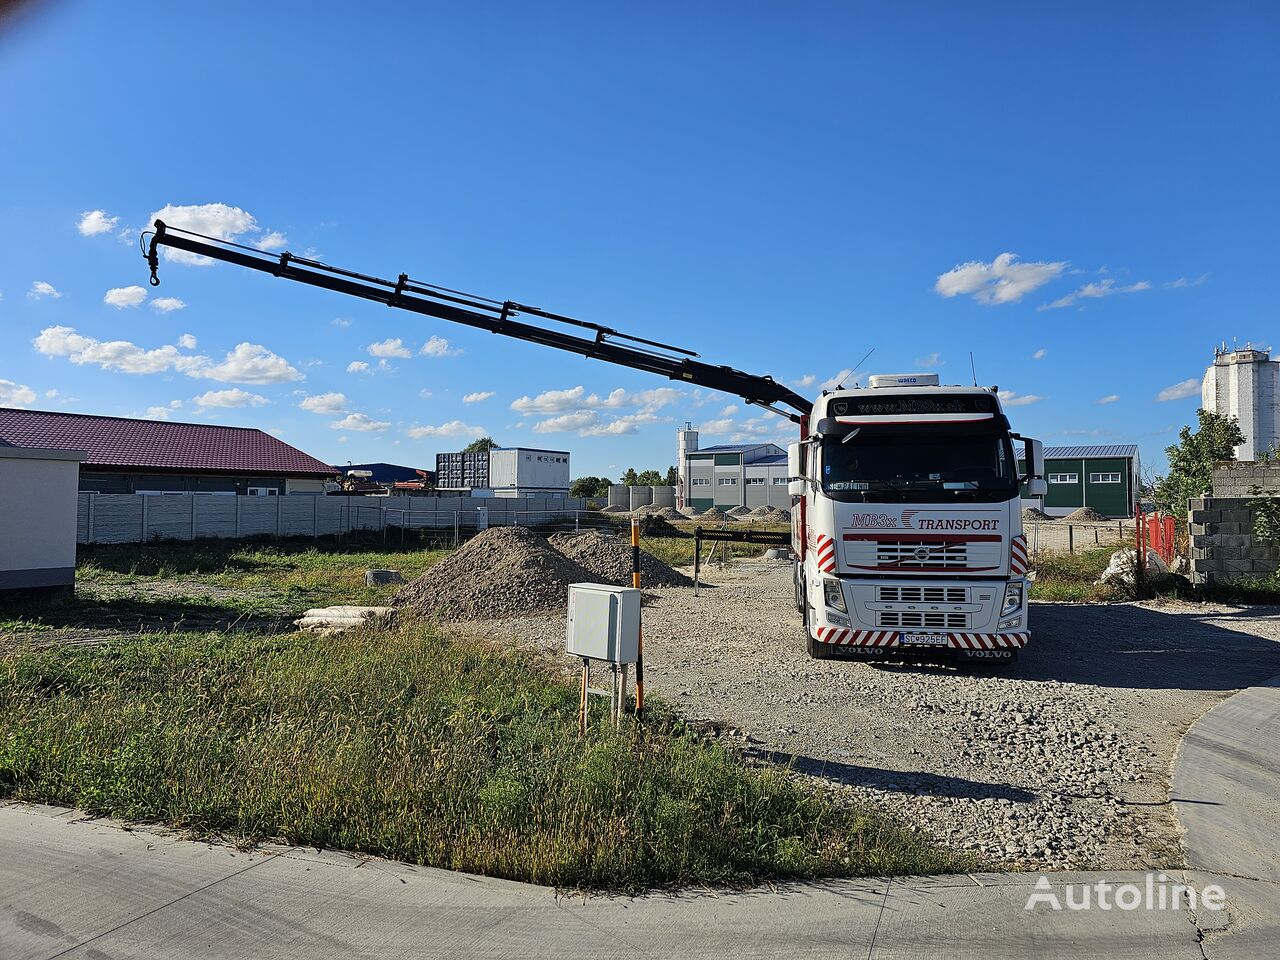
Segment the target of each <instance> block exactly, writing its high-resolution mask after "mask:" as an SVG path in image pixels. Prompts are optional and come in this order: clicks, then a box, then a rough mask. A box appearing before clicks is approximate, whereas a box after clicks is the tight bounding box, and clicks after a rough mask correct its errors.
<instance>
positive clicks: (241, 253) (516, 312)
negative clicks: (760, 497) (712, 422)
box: [142, 220, 813, 423]
mask: <svg viewBox="0 0 1280 960" xmlns="http://www.w3.org/2000/svg"><path fill="white" fill-rule="evenodd" d="M146 237H147V234H143V238H142V239H143V247H144V251H145V256H146V259H147V263H148V264H149V265H150V266H151V285H152V286H153V287H154V286H159V285H160V278H159V275H158V273H157V271H158V270H159V268H160V259H159V248H160V247H162V246H164V247H172V248H173V249H175V250H182V251H185V252H186V253H190V254H194V255H196V256H200V257H209V258H210V259H213V260H221V261H223V262H225V263H234V264H236V265H238V266H241V267H248V268H249V269H250V270H260V271H262V272H263V273H269V274H271V275H272V276H276V277H283V278H284V279H286V280H296V281H298V282H299V283H306V284H310V285H311V286H313V287H323V288H324V289H326V290H334V291H337V292H338V293H345V294H347V295H348V296H352V297H360V298H362V299H365V300H373V301H375V302H377V303H385V304H386V305H387V306H389V307H395V308H397V309H399V310H409V311H411V312H413V313H421V314H424V315H425V316H428V317H436V318H438V319H441V320H449V321H452V322H453V323H461V324H465V325H466V326H468V327H476V328H477V329H480V330H488V331H489V332H490V333H499V334H502V335H503V336H506V337H515V338H516V339H517V340H527V341H529V342H530V343H540V344H542V345H543V346H547V347H554V348H556V349H557V350H567V351H569V352H570V353H577V354H581V355H582V356H584V357H594V358H595V359H597V360H604V361H606V362H608V363H616V364H619V365H620V366H624V367H631V368H632V369H634V370H644V371H646V372H648V373H656V374H658V375H659V376H662V377H666V378H667V379H669V380H678V381H680V382H681V383H689V384H693V385H694V386H699V387H706V388H707V389H709V390H719V391H722V392H724V393H730V394H733V395H734V396H737V397H741V398H742V399H743V400H745V401H746V402H747V403H753V404H756V405H758V406H762V407H766V408H768V409H770V410H772V411H773V412H775V413H780V414H782V415H783V416H785V417H787V418H788V419H790V420H793V421H795V422H796V423H800V422H801V421H802V420H803V419H804V417H805V416H806V415H808V413H809V411H810V410H812V409H813V403H812V401H810V400H808V399H806V398H805V397H802V396H800V395H799V394H798V393H795V392H794V391H792V390H790V389H789V388H787V387H786V386H784V385H783V384H780V383H778V382H777V381H776V380H774V379H773V378H772V377H766V376H759V375H756V374H751V373H744V372H743V371H741V370H735V369H733V368H732V367H724V366H715V365H713V364H709V363H703V362H701V361H700V360H698V359H696V358H697V356H698V355H697V354H696V353H692V352H691V351H688V350H683V349H681V348H680V347H673V346H670V345H669V344H665V343H658V342H656V341H653V340H644V339H641V338H640V337H633V336H629V335H627V334H623V333H619V332H618V331H616V330H612V329H610V328H609V327H603V326H600V325H599V324H595V323H587V322H586V321H583V320H575V319H573V318H572V317H565V316H561V315H559V314H555V313H549V312H547V311H545V310H540V309H538V308H537V307H529V306H525V305H524V304H520V303H516V302H514V301H512V300H503V301H498V300H490V299H488V298H487V297H479V296H473V295H472V294H467V293H460V292H459V291H457V290H450V289H449V288H447V287H440V286H436V285H434V284H428V283H420V282H417V281H414V280H410V279H409V277H408V276H407V275H405V274H403V273H402V274H400V277H399V279H398V280H397V281H395V282H392V281H390V280H383V279H380V278H379V277H370V276H365V275H364V274H360V273H352V272H351V271H349V270H343V269H341V268H339V267H331V266H329V265H328V264H325V263H321V262H319V261H317V260H308V259H306V258H304V257H296V256H294V255H293V254H291V253H288V252H285V253H281V254H275V253H271V252H269V251H266V250H258V249H255V248H253V247H247V246H244V245H243V244H238V243H233V242H231V241H229V240H219V239H217V238H216V237H206V236H203V235H202V234H198V233H192V232H191V231H189V230H182V229H179V228H177V227H170V226H166V225H165V224H164V222H163V221H160V220H157V221H156V222H155V232H154V233H152V234H151V241H150V244H149V245H148V244H147V242H146ZM520 315H524V316H529V317H541V318H542V319H544V320H550V321H553V322H555V323H560V324H566V325H569V326H573V327H580V328H583V329H586V330H590V331H592V332H593V333H594V336H592V337H590V338H588V337H582V336H575V335H574V334H571V333H566V332H564V331H560V330H554V329H547V328H545V327H539V326H535V325H533V324H530V323H524V322H521V321H519V320H515V319H513V318H514V317H517V316H520ZM616 340H625V341H627V343H628V344H630V345H627V344H621V343H617V342H615V341H616ZM778 404H782V405H785V406H788V407H790V408H792V410H794V411H795V412H794V413H791V412H788V411H785V410H779V409H777V405H778Z"/></svg>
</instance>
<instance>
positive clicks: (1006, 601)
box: [788, 374, 1044, 664]
mask: <svg viewBox="0 0 1280 960" xmlns="http://www.w3.org/2000/svg"><path fill="white" fill-rule="evenodd" d="M802 432H805V433H807V436H806V437H805V439H804V440H802V441H801V442H799V443H795V444H792V445H791V447H790V449H789V451H788V452H789V461H790V462H789V469H788V473H789V474H790V475H791V477H792V479H791V481H790V491H791V493H792V495H793V496H795V497H798V500H797V502H796V505H795V509H794V510H793V511H792V519H791V523H792V538H793V547H794V551H795V556H796V563H795V587H796V605H797V607H798V608H799V609H800V611H801V613H802V614H803V616H804V628H805V636H806V638H807V642H808V649H809V655H810V656H812V657H815V658H819V659H826V658H834V657H860V658H874V659H925V660H935V659H952V660H976V661H989V662H994V663H997V664H998V663H1001V662H1004V663H1008V662H1010V661H1013V660H1015V659H1016V658H1017V655H1018V651H1019V649H1021V648H1022V647H1023V646H1025V645H1026V643H1027V640H1028V639H1029V637H1030V632H1029V627H1028V623H1027V585H1028V584H1027V570H1028V562H1027V541H1026V537H1025V536H1023V533H1022V509H1021V502H1020V500H1021V495H1020V491H1021V487H1022V485H1023V483H1024V482H1025V483H1026V484H1028V493H1029V495H1030V496H1042V495H1043V493H1044V479H1043V477H1042V473H1043V462H1044V453H1043V446H1042V445H1041V443H1040V441H1038V440H1028V439H1025V438H1023V437H1020V436H1018V435H1017V434H1015V433H1012V432H1011V431H1010V428H1009V421H1008V419H1007V418H1006V417H1005V415H1004V412H1003V411H1002V410H1001V407H1000V398H999V396H998V395H997V393H996V388H994V387H992V388H984V387H951V386H941V385H939V383H938V377H937V375H936V374H909V375H900V376H873V377H871V378H870V380H869V386H868V387H867V388H865V389H856V390H836V391H834V392H828V393H824V394H823V395H822V396H821V397H819V398H818V399H817V400H815V401H814V406H813V410H812V412H811V413H810V415H809V418H808V424H807V431H804V430H802ZM1015 440H1019V441H1023V444H1024V447H1025V451H1026V464H1027V467H1026V473H1025V475H1020V474H1019V472H1018V459H1017V456H1016V451H1015V449H1014V441H1015Z"/></svg>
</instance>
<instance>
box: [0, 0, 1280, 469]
mask: <svg viewBox="0 0 1280 960" xmlns="http://www.w3.org/2000/svg"><path fill="white" fill-rule="evenodd" d="M372 9H373V8H371V7H367V6H366V7H359V8H355V7H352V6H351V5H346V4H336V3H331V4H329V3H317V4H311V5H307V6H304V7H298V6H296V5H295V6H282V5H263V4H248V3H224V4H210V5H205V6H203V7H200V8H190V7H186V6H185V5H174V4H158V3H157V4H145V3H138V4H101V3H88V2H50V3H45V4H37V5H35V6H34V7H28V9H27V11H26V12H25V14H23V15H21V16H19V17H17V18H11V19H10V20H8V21H0V89H3V90H4V91H5V92H6V95H5V96H4V97H3V98H0V129H3V130H4V131H5V137H4V142H5V148H4V149H3V150H0V182H3V183H4V184H5V185H6V187H7V188H6V189H5V190H3V191H0V230H3V237H4V243H3V247H2V248H0V249H2V250H3V256H2V257H0V295H2V297H3V299H0V403H9V404H13V403H17V404H21V405H25V406H30V407H36V408H48V409H67V410H76V411H82V412H93V413H106V414H117V415H126V416H128V415H135V414H136V415H152V416H165V417H168V418H170V419H175V420H193V421H204V422H221V423H232V424H243V425H252V426H260V427H262V428H264V429H268V430H271V431H273V432H275V433H277V434H278V435H280V436H281V437H283V438H284V439H286V440H288V441H289V442H291V443H294V444H296V445H297V446H300V447H301V448H303V449H304V450H306V451H307V452H309V453H311V454H313V455H315V456H318V457H320V458H322V459H326V460H330V461H332V462H345V461H346V460H353V461H356V462H360V461H364V460H389V461H394V462H401V463H406V464H410V465H415V466H431V465H433V463H434V455H435V453H436V452H437V451H440V450H449V449H457V448H458V447H459V446H461V445H462V444H463V443H465V442H467V441H468V440H469V439H470V438H471V436H472V435H473V434H474V433H475V432H478V431H480V430H483V431H484V432H487V433H491V434H492V435H493V436H494V437H495V438H496V439H497V440H498V441H499V442H501V443H503V444H508V445H514V444H517V443H521V444H526V445H537V446H543V447H554V448H563V449H568V450H571V451H572V453H573V456H574V473H575V474H588V473H590V474H605V475H610V476H614V477H616V476H618V475H619V474H620V473H621V472H622V471H623V470H624V469H625V468H626V467H628V466H632V465H634V466H636V467H637V468H638V469H645V468H648V467H658V468H660V469H663V468H665V467H666V466H667V465H668V464H670V463H671V462H673V459H674V446H675V439H674V433H675V427H676V425H677V424H678V423H679V422H680V421H683V420H685V419H690V420H693V421H694V422H695V423H699V424H701V425H703V427H704V438H703V443H704V444H706V443H710V442H715V441H724V440H728V439H731V438H742V437H754V436H759V437H762V438H765V439H786V438H787V437H789V436H790V435H791V433H790V429H788V428H787V425H786V424H784V423H783V422H781V421H779V420H777V418H774V417H772V416H770V415H768V414H760V413H758V412H752V411H748V410H747V409H745V408H744V407H743V405H742V404H741V403H738V402H736V401H735V400H734V399H733V398H731V397H723V396H718V395H697V394H694V393H693V392H691V391H689V390H687V389H681V390H677V389H671V388H672V387H673V385H672V384H669V383H667V382H665V381H661V380H658V379H655V378H653V377H650V376H646V375H644V374H641V373H638V372H632V371H627V370H623V369H619V368H613V367H610V366H608V365H605V364H601V363H598V362H593V361H588V360H583V359H581V358H577V357H573V356H568V355H559V354H557V353H555V352H554V351H550V350H546V349H542V348H538V347H534V346H531V345H527V344H522V343H519V342H516V341H507V340H504V339H502V338H497V337H493V336H491V335H488V334H481V333H479V332H473V331H470V330H467V329H465V328H461V327H453V326H452V325H449V324H447V323H444V322H442V321H441V322H436V321H432V320H430V319H428V318H421V317H416V316H413V315H409V314H400V313H397V312H396V311H393V310H389V309H387V308H385V307H378V306H375V305H369V304H364V303H361V302H358V301H354V300H348V299H346V298H342V297H340V296H337V295H335V294H328V293H325V292H323V291H316V290H310V289H307V288H304V287H301V286H299V285H296V284H289V283H285V282H282V281H279V280H275V279H273V278H270V277H265V276H261V275H257V274H251V273H249V272H247V271H242V270H238V269H236V268H233V267H228V266H226V265H205V266H195V265H185V264H179V263H166V264H164V265H163V267H162V270H161V279H162V281H163V283H162V286H160V287H159V288H156V289H152V288H150V287H148V286H147V278H146V269H145V265H144V263H143V261H142V260H141V258H140V256H139V254H138V248H137V242H136V235H137V233H138V232H139V230H140V229H141V228H142V227H143V226H144V225H145V224H146V223H147V222H148V218H149V217H150V216H151V215H152V214H154V213H155V212H156V211H159V210H161V209H163V208H165V207H181V208H187V207H190V208H197V209H193V210H181V211H174V212H171V215H172V216H173V217H174V218H175V219H179V218H181V217H184V216H186V217H197V218H199V219H198V220H197V221H194V222H198V223H200V224H202V225H204V226H206V227H207V228H213V229H218V230H222V231H225V232H226V233H228V235H234V236H235V237H236V238H237V239H239V240H241V241H244V242H251V243H252V242H256V243H264V244H266V245H268V246H271V247H273V248H280V249H283V248H287V249H289V250H291V251H293V252H295V253H299V254H301V253H304V252H309V253H310V254H311V255H314V256H318V257H320V258H323V259H325V260H327V261H328V262H330V263H334V264H337V265H341V266H345V267H349V268H352V269H357V270H360V271H363V272H369V273H374V274H377V275H380V276H391V277H394V276H395V275H396V274H398V273H400V272H401V271H406V272H408V273H409V274H410V275H411V276H413V277H415V278H419V279H423V280H428V281H432V282H436V283H441V284H445V285H447V286H451V287H455V288H459V289H463V290H470V291H473V292H475V293H479V294H484V295H488V296H493V297H497V298H508V297H509V298H511V299H515V300H519V301H522V302H525V303H533V304H537V305H539V306H541V307H543V308H545V309H549V310H555V311H557V312H562V313H567V314H570V315H573V316H577V317H581V318H584V319H590V320H596V321H598V322H602V323H606V324H609V325H611V326H614V327H616V328H618V329H620V330H623V331H626V332H630V333H635V334H637V335H640V336H644V337H647V338H651V339H656V340H662V341H667V342H672V343H678V344H681V345H684V346H687V347H689V348H691V349H694V350H697V351H699V352H700V353H701V354H702V355H703V357H704V358H706V359H708V360H710V361H712V362H716V363H728V364H732V365H734V366H737V367H741V368H742V369H746V370H750V371H753V372H760V373H770V374H772V375H773V376H775V377H777V378H779V379H784V380H787V381H789V382H791V383H793V384H797V385H798V386H799V387H801V388H802V390H805V391H816V390H817V389H818V388H819V385H820V384H821V383H822V382H824V381H827V380H829V379H830V378H833V377H835V376H837V375H838V374H839V373H840V371H842V370H847V369H849V368H851V367H853V366H854V365H855V364H856V363H857V361H858V360H859V359H860V358H861V357H862V356H863V355H864V354H865V353H867V351H868V350H870V349H872V348H875V353H874V355H873V356H872V358H871V360H870V361H869V362H868V363H867V364H866V365H865V368H864V370H863V372H864V373H866V372H901V371H908V370H919V369H937V370H938V371H939V372H940V373H941V374H942V376H943V379H944V381H948V382H967V381H968V378H969V361H968V354H969V351H973V353H974V355H975V358H976V363H977V368H978V378H979V380H980V381H981V382H982V383H984V384H992V383H996V384H999V385H1000V388H1001V390H1003V391H1010V393H1009V394H1008V395H1007V399H1009V400H1011V401H1012V403H1013V405H1012V406H1011V407H1010V413H1011V416H1012V418H1013V420H1014V423H1015V426H1016V427H1017V428H1018V429H1019V430H1021V431H1022V432H1024V433H1027V434H1029V435H1032V436H1038V437H1041V438H1042V439H1044V440H1045V441H1046V443H1049V444H1054V443H1087V442H1093V441H1095V440H1096V442H1121V441H1131V442H1136V443H1138V444H1140V445H1141V447H1142V452H1143V458H1144V463H1145V464H1146V465H1147V466H1148V467H1156V468H1160V467H1162V466H1163V455H1162V449H1163V447H1164V446H1165V445H1166V444H1167V443H1169V442H1170V441H1171V440H1172V438H1173V434H1174V433H1175V432H1176V430H1177V428H1178V427H1180V426H1181V425H1182V424H1184V423H1187V422H1189V421H1190V420H1191V419H1192V418H1193V416H1194V410H1195V408H1196V406H1197V404H1198V396H1199V391H1198V381H1199V378H1200V376H1201V375H1202V374H1203V371H1204V367H1205V365H1206V364H1207V362H1208V361H1209V360H1210V358H1211V351H1212V347H1213V345H1214V344H1215V343H1217V342H1218V341H1221V340H1224V339H1225V340H1227V341H1228V342H1230V341H1231V340H1233V339H1238V340H1240V341H1241V342H1244V341H1246V340H1253V341H1254V342H1255V343H1257V342H1261V343H1263V344H1267V345H1269V344H1270V343H1271V338H1272V323H1273V321H1274V306H1273V302H1274V293H1273V288H1274V286H1275V283H1276V280H1275V278H1276V276H1277V271H1276V268H1275V265H1274V258H1275V255H1276V250H1277V239H1278V237H1277V233H1280V216H1278V214H1280V209H1278V204H1277V200H1278V199H1280V187H1278V186H1277V177H1276V173H1275V171H1276V170H1277V168H1278V166H1280V164H1278V162H1277V161H1278V160H1280V157H1278V156H1277V153H1278V150H1277V146H1278V143H1280V134H1278V133H1277V125H1276V123H1275V117H1276V116H1278V115H1280V104H1278V103H1277V91H1278V90H1280V87H1278V84H1277V81H1278V80H1280V66H1278V63H1280V58H1278V57H1277V49H1278V46H1280V44H1278V41H1280V13H1278V12H1277V9H1276V8H1275V7H1273V6H1270V5H1266V4H1208V3H1205V4H1128V5H1114V4H1072V5H1063V6H1061V7H1060V8H1057V9H1055V10H1053V11H1048V10H1046V9H1036V8H1035V7H1034V5H1033V6H1032V7H1030V8H1029V7H1028V5H1026V4H979V5H957V4H950V3H937V4H896V5H891V4H869V3H868V4H844V3H830V4H822V3H809V4H803V3H802V4H762V3H732V4H729V3H724V4H713V3H705V4H675V3H655V4H645V5H643V6H634V7H632V8H630V9H624V8H622V6H621V5H614V4H588V3H582V4H564V3H554V2H551V3H546V4H515V3H494V4H486V5H479V4H412V5H411V4H405V5H403V6H401V7H399V8H398V9H397V8H392V7H387V8H383V9H380V10H379V11H378V12H377V13H374V12H371V11H372ZM210 205H215V206H210ZM86 214H91V215H90V216H88V217H87V218H86ZM134 287H140V288H142V293H143V294H145V299H143V300H141V301H139V299H138V298H139V292H138V291H136V290H134V289H131V288H134ZM111 291H115V292H111ZM161 298H164V299H163V300H161ZM175 301H176V302H175ZM178 303H181V304H182V306H180V307H179V306H178ZM164 308H168V309H164ZM432 338H437V339H435V340H433V339H432ZM397 340H398V341H399V343H398V344H397V343H396V342H395V341H397ZM389 341H390V342H389ZM443 341H447V343H444V342H443ZM424 349H425V351H426V353H425V354H424V352H423V351H424ZM352 364H356V365H357V366H356V367H354V368H353V367H352ZM359 364H364V365H365V367H364V368H361V367H359V366H358V365H359ZM1188 381H1195V383H1194V384H1191V385H1188ZM1193 387H1194V389H1192V388H1193ZM579 388H580V389H579ZM663 388H666V389H663ZM1161 396H1165V397H1169V396H1172V397H1174V398H1173V399H1163V400H1161V399H1158V398H1159V397H1161ZM1102 401H1106V402H1102Z"/></svg>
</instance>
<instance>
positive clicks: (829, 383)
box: [818, 367, 853, 390]
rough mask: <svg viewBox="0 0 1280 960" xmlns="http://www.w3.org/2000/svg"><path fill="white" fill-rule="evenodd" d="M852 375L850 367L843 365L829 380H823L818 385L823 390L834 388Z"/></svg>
mask: <svg viewBox="0 0 1280 960" xmlns="http://www.w3.org/2000/svg"><path fill="white" fill-rule="evenodd" d="M852 376H853V370H852V368H849V367H845V369H843V370H841V371H840V372H839V373H837V374H836V375H835V376H834V377H832V378H831V379H830V380H823V381H822V383H820V384H818V386H819V387H820V388H821V389H823V390H834V389H836V388H837V387H838V386H840V384H842V383H844V382H845V381H847V380H849V379H850V378H851V377H852Z"/></svg>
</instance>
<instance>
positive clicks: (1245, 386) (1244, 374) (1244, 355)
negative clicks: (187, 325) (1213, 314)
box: [1200, 344, 1280, 460]
mask: <svg viewBox="0 0 1280 960" xmlns="http://www.w3.org/2000/svg"><path fill="white" fill-rule="evenodd" d="M1278 381H1280V361H1276V360H1272V359H1271V352H1270V351H1269V350H1262V349H1258V348H1255V347H1254V346H1253V345H1251V344H1250V345H1247V346H1245V347H1244V348H1243V349H1231V350H1228V349H1227V348H1226V345H1225V344H1224V345H1223V346H1222V347H1221V348H1219V349H1217V350H1215V351H1214V353H1213V363H1212V364H1211V365H1210V366H1209V369H1207V370H1206V371H1205V373H1204V381H1203V383H1202V384H1201V387H1200V405H1201V406H1202V407H1203V408H1204V409H1205V410H1208V411H1209V412H1210V413H1217V414H1221V415H1223V416H1229V417H1235V419H1236V422H1237V423H1238V424H1239V425H1240V432H1241V433H1242V434H1244V443H1242V444H1240V446H1238V447H1236V459H1237V460H1257V459H1258V457H1259V456H1261V455H1263V454H1267V453H1273V452H1275V451H1277V450H1280V412H1278V411H1277V409H1276V407H1277V404H1280V389H1277V387H1278V385H1280V384H1278Z"/></svg>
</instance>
